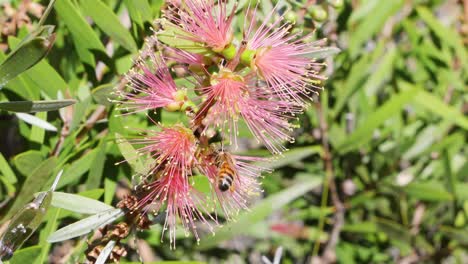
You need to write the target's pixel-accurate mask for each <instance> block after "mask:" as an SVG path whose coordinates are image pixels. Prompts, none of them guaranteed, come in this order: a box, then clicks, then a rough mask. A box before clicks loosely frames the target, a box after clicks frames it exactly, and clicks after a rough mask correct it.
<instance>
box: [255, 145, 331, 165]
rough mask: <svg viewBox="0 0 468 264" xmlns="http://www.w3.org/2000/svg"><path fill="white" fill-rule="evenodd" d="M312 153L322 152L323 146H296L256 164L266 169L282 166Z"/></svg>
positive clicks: (320, 153)
mask: <svg viewBox="0 0 468 264" xmlns="http://www.w3.org/2000/svg"><path fill="white" fill-rule="evenodd" d="M314 154H319V155H322V154H323V148H322V146H319V145H314V146H308V147H298V148H294V149H293V150H290V151H287V152H285V153H284V154H282V155H281V156H279V157H275V158H274V159H269V160H268V161H262V162H256V165H258V166H260V167H263V168H268V169H277V168H281V167H284V166H286V165H289V164H293V163H295V162H298V161H301V160H303V159H305V158H307V157H309V156H312V155H314Z"/></svg>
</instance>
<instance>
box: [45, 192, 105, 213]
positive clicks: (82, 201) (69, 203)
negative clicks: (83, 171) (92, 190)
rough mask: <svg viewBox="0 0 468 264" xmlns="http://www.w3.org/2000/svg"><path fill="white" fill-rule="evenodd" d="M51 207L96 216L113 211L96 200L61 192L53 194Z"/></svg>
mask: <svg viewBox="0 0 468 264" xmlns="http://www.w3.org/2000/svg"><path fill="white" fill-rule="evenodd" d="M52 205H53V206H55V207H58V208H62V209H65V210H68V211H72V212H76V213H80V214H97V213H101V212H103V211H107V210H110V209H113V207H112V206H110V205H107V204H105V203H103V202H100V201H98V200H94V199H91V198H87V197H84V196H81V195H76V194H71V193H63V192H54V194H53V196H52Z"/></svg>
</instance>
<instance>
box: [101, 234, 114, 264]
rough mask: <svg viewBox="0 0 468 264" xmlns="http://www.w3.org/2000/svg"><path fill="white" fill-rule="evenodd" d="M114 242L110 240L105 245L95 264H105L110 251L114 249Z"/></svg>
mask: <svg viewBox="0 0 468 264" xmlns="http://www.w3.org/2000/svg"><path fill="white" fill-rule="evenodd" d="M115 244H116V242H115V241H114V240H111V241H109V242H108V243H107V245H106V246H105V247H104V248H103V249H102V251H101V254H99V256H98V258H97V259H96V264H104V263H106V260H107V258H109V255H110V254H111V253H112V249H114V247H115Z"/></svg>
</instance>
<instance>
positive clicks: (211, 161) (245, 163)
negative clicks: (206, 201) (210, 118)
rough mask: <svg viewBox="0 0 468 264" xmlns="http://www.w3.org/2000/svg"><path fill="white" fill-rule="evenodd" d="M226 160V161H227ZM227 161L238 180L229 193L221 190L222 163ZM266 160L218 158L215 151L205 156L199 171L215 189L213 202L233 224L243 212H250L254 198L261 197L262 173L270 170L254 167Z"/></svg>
mask: <svg viewBox="0 0 468 264" xmlns="http://www.w3.org/2000/svg"><path fill="white" fill-rule="evenodd" d="M223 156H225V157H224V158H223ZM226 158H227V159H231V162H232V165H233V167H232V168H231V170H232V172H234V175H233V177H234V179H233V181H232V187H231V188H230V189H229V190H227V191H222V190H220V188H219V180H220V178H219V177H220V171H221V170H222V163H223V162H226V161H225V160H223V159H226ZM265 160H266V159H264V158H258V157H248V156H238V155H231V154H229V153H225V152H221V153H217V154H216V153H214V152H212V150H207V151H206V152H205V153H203V154H202V156H201V161H202V162H200V163H199V169H200V171H201V172H202V173H204V174H205V175H206V176H207V177H208V179H209V181H210V183H211V186H212V187H211V190H212V195H213V196H212V199H213V202H214V204H216V205H217V206H219V208H220V209H221V210H222V211H223V213H224V216H225V217H226V219H228V220H233V219H234V217H235V216H236V215H237V214H238V213H239V212H240V211H241V210H249V203H250V202H251V201H252V199H253V198H254V197H256V196H259V195H260V194H261V192H262V189H261V187H260V183H259V180H258V178H260V177H261V173H262V172H269V171H270V170H268V169H266V168H262V167H259V166H256V165H253V164H251V163H252V162H255V161H265Z"/></svg>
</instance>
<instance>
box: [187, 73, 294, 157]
mask: <svg viewBox="0 0 468 264" xmlns="http://www.w3.org/2000/svg"><path fill="white" fill-rule="evenodd" d="M247 78H248V77H247ZM250 82H251V80H248V79H245V80H244V78H243V77H242V76H240V75H237V74H236V73H233V72H232V71H230V70H229V69H227V68H222V69H221V70H220V71H219V73H217V74H213V75H212V77H211V84H212V85H211V86H208V87H204V88H201V89H200V91H201V92H202V93H203V94H204V95H205V96H206V97H207V99H206V101H205V102H204V103H203V104H202V105H201V106H200V111H199V112H198V113H197V116H196V117H195V125H203V126H205V128H207V127H209V126H215V127H219V128H220V129H221V131H223V132H227V133H226V134H228V135H229V138H230V141H231V142H233V143H234V144H235V145H236V144H237V141H236V140H237V132H238V122H239V118H242V119H243V120H244V121H245V123H246V124H247V126H248V127H249V129H250V131H251V132H252V134H253V135H254V136H255V137H256V138H257V139H258V140H259V141H260V142H262V143H263V144H264V145H265V146H266V147H267V148H268V149H269V150H270V151H271V152H272V153H275V154H279V153H281V152H282V151H284V150H285V147H284V146H283V145H282V144H283V142H284V141H293V140H294V139H293V138H292V137H291V136H290V135H289V133H290V131H291V130H292V127H293V126H292V124H290V123H289V120H290V119H291V118H293V116H294V115H295V114H297V113H300V112H301V111H302V110H301V108H300V107H297V106H295V105H294V104H293V103H291V102H289V101H283V100H279V98H277V97H276V98H275V95H274V94H271V93H268V90H267V89H261V88H259V87H257V86H252V85H249V84H248V83H250ZM200 120H203V121H200Z"/></svg>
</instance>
